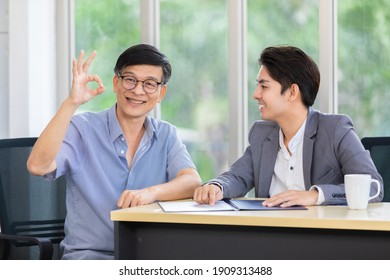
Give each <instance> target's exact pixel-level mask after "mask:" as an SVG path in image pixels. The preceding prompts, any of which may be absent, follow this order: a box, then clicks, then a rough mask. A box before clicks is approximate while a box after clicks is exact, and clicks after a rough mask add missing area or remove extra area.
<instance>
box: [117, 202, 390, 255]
mask: <svg viewBox="0 0 390 280" xmlns="http://www.w3.org/2000/svg"><path fill="white" fill-rule="evenodd" d="M111 219H112V220H113V221H114V224H115V258H116V259H143V260H146V259H171V260H173V259H185V260H189V259H199V260H205V259H218V260H223V259H271V260H273V259H288V260H290V259H298V260H302V259H313V260H321V259H331V260H332V259H390V203H375V204H370V205H369V206H368V209H366V210H349V209H348V207H347V206H311V207H308V210H294V211H220V212H181V213H179V212H178V213H164V212H163V211H162V210H161V208H160V206H159V205H158V204H157V203H154V204H151V205H145V206H140V207H134V208H128V209H121V210H116V211H112V212H111Z"/></svg>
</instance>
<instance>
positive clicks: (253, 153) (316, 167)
mask: <svg viewBox="0 0 390 280" xmlns="http://www.w3.org/2000/svg"><path fill="white" fill-rule="evenodd" d="M279 129H280V128H279V126H278V125H277V124H276V123H275V122H271V121H263V120H261V121H256V122H255V123H254V124H253V126H252V127H251V129H250V132H249V146H248V147H247V149H246V150H245V153H244V154H243V155H242V157H241V158H239V159H238V160H237V161H236V162H235V163H233V165H232V166H231V167H230V169H229V170H228V171H226V172H224V173H223V174H221V175H220V176H219V177H218V178H216V179H213V180H212V181H214V182H218V183H219V184H221V185H222V186H223V193H224V197H226V198H228V197H240V196H245V195H246V194H247V192H248V191H250V190H251V189H252V188H255V195H256V197H262V198H266V197H269V189H270V185H271V180H272V175H273V171H274V166H275V161H276V156H277V153H278V149H279ZM359 173H361V174H370V175H371V177H372V178H374V179H377V180H379V182H380V183H381V194H380V195H379V196H378V197H376V198H375V199H373V200H372V201H370V202H377V201H381V200H382V198H383V180H382V177H381V176H380V175H379V173H378V171H377V169H376V167H375V165H374V163H373V161H372V159H371V157H370V154H369V152H368V151H366V150H365V149H364V147H363V145H362V144H361V142H360V139H359V137H358V136H357V134H356V133H355V131H354V128H353V124H352V121H351V119H350V118H349V117H348V116H346V115H335V114H324V113H321V112H319V111H317V110H314V109H313V108H310V109H309V114H308V117H307V120H306V128H305V135H304V140H303V177H304V182H305V189H306V190H308V189H309V188H310V187H311V186H313V185H316V186H317V187H319V188H321V189H322V191H323V193H324V197H325V202H324V204H345V203H346V198H345V191H344V174H359ZM375 193H376V187H372V189H371V195H374V194H375Z"/></svg>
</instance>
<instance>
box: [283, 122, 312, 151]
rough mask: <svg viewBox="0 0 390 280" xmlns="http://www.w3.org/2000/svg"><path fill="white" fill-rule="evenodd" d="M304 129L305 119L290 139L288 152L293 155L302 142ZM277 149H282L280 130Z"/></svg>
mask: <svg viewBox="0 0 390 280" xmlns="http://www.w3.org/2000/svg"><path fill="white" fill-rule="evenodd" d="M305 127H306V119H305V121H304V122H303V124H302V125H301V127H300V128H299V130H298V131H297V133H296V134H295V135H294V137H293V138H291V140H290V142H289V143H288V150H289V151H290V152H291V153H292V154H293V153H294V152H295V151H296V150H297V147H298V145H299V144H300V143H302V142H303V135H304V133H305ZM279 147H284V143H283V132H282V130H281V129H279Z"/></svg>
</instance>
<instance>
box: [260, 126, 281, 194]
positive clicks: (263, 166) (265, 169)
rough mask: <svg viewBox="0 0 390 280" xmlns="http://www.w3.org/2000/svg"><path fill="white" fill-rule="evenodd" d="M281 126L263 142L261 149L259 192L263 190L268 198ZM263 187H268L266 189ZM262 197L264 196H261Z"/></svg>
mask: <svg viewBox="0 0 390 280" xmlns="http://www.w3.org/2000/svg"><path fill="white" fill-rule="evenodd" d="M278 139H279V126H276V127H275V129H274V130H273V131H272V133H270V135H269V136H268V138H267V139H265V141H264V142H263V144H262V145H263V147H262V149H261V151H262V152H261V162H260V171H259V172H260V176H259V190H263V191H265V193H266V196H268V194H269V188H270V186H271V180H272V175H273V172H274V167H275V162H276V155H277V152H278V149H279V140H278ZM261 186H267V189H264V188H263V187H261ZM260 195H264V194H261V193H260Z"/></svg>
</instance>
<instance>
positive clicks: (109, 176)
mask: <svg viewBox="0 0 390 280" xmlns="http://www.w3.org/2000/svg"><path fill="white" fill-rule="evenodd" d="M115 108H116V105H114V106H112V107H111V108H110V109H108V110H106V111H102V112H99V113H84V114H80V115H76V116H74V117H73V118H72V121H71V123H70V125H69V129H68V131H67V134H66V137H65V139H64V142H63V144H62V146H61V149H60V152H59V154H58V155H57V158H56V164H57V170H56V172H53V173H52V174H48V175H46V178H48V179H51V178H54V177H59V176H62V175H66V178H67V194H66V206H67V218H66V222H65V233H66V237H65V239H64V240H63V241H62V243H61V246H62V248H63V249H64V256H63V258H64V259H113V255H114V224H113V222H112V221H111V220H110V211H112V210H115V209H118V207H117V205H116V203H117V201H118V199H119V197H120V195H121V194H122V192H123V191H124V190H125V189H131V190H136V189H143V188H146V187H149V186H152V185H156V184H162V183H165V182H168V181H170V180H172V179H174V178H175V177H176V174H177V173H178V172H179V171H180V170H182V169H185V168H195V166H194V164H193V162H192V161H191V158H190V156H189V154H188V152H187V149H186V147H185V145H184V144H183V143H182V142H181V140H180V139H179V138H178V136H177V132H176V128H175V127H174V126H172V125H171V124H169V123H167V122H164V121H161V120H156V119H153V118H151V117H147V118H146V120H145V123H144V126H145V133H144V135H143V138H142V140H141V143H140V145H139V147H138V149H137V151H136V154H135V156H134V159H133V163H132V165H131V167H130V168H129V167H128V164H127V160H126V151H127V142H126V140H125V138H124V136H123V132H122V129H121V127H120V126H119V122H118V119H117V117H116V112H115Z"/></svg>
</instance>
